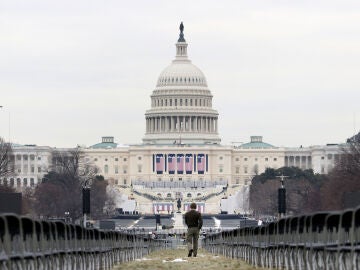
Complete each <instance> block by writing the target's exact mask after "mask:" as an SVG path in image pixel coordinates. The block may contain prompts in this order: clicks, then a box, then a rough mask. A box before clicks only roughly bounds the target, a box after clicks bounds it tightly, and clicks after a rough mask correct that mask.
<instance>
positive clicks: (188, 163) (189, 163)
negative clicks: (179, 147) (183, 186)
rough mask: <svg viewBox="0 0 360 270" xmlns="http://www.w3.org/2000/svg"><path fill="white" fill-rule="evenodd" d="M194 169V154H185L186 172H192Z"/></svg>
mask: <svg viewBox="0 0 360 270" xmlns="http://www.w3.org/2000/svg"><path fill="white" fill-rule="evenodd" d="M192 170H193V156H192V154H186V155H185V171H186V174H192Z"/></svg>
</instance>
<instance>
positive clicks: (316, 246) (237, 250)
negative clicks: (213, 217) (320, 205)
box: [202, 207, 360, 270]
mask: <svg viewBox="0 0 360 270" xmlns="http://www.w3.org/2000/svg"><path fill="white" fill-rule="evenodd" d="M202 246H203V247H204V248H205V249H207V250H208V251H210V252H211V253H214V254H221V255H224V256H227V257H231V258H239V259H243V260H245V261H247V262H248V263H250V264H252V265H253V266H256V267H265V268H276V269H308V270H317V269H329V270H348V269H351V270H357V269H360V256H359V253H360V207H358V208H355V209H348V210H345V211H341V212H319V213H314V214H310V215H302V216H291V217H286V218H282V219H279V220H278V221H275V222H271V223H268V224H266V225H263V226H255V227H246V228H241V229H235V230H231V231H223V232H221V233H215V234H209V235H207V236H206V237H205V238H204V239H203V242H202Z"/></svg>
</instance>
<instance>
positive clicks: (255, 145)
mask: <svg viewBox="0 0 360 270" xmlns="http://www.w3.org/2000/svg"><path fill="white" fill-rule="evenodd" d="M240 148H247V149H264V148H276V147H275V146H273V145H271V144H268V143H264V142H249V143H244V144H242V145H240Z"/></svg>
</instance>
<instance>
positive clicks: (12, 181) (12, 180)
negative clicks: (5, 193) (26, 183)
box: [10, 178, 15, 187]
mask: <svg viewBox="0 0 360 270" xmlns="http://www.w3.org/2000/svg"><path fill="white" fill-rule="evenodd" d="M14 185H15V183H14V178H11V179H10V186H12V187H13V186H14Z"/></svg>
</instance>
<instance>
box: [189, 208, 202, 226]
mask: <svg viewBox="0 0 360 270" xmlns="http://www.w3.org/2000/svg"><path fill="white" fill-rule="evenodd" d="M185 224H186V225H187V226H188V227H189V228H196V227H197V228H199V229H201V227H202V225H203V220H202V217H201V214H200V213H199V212H198V211H196V210H194V209H192V210H190V211H189V212H187V213H186V214H185Z"/></svg>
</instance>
